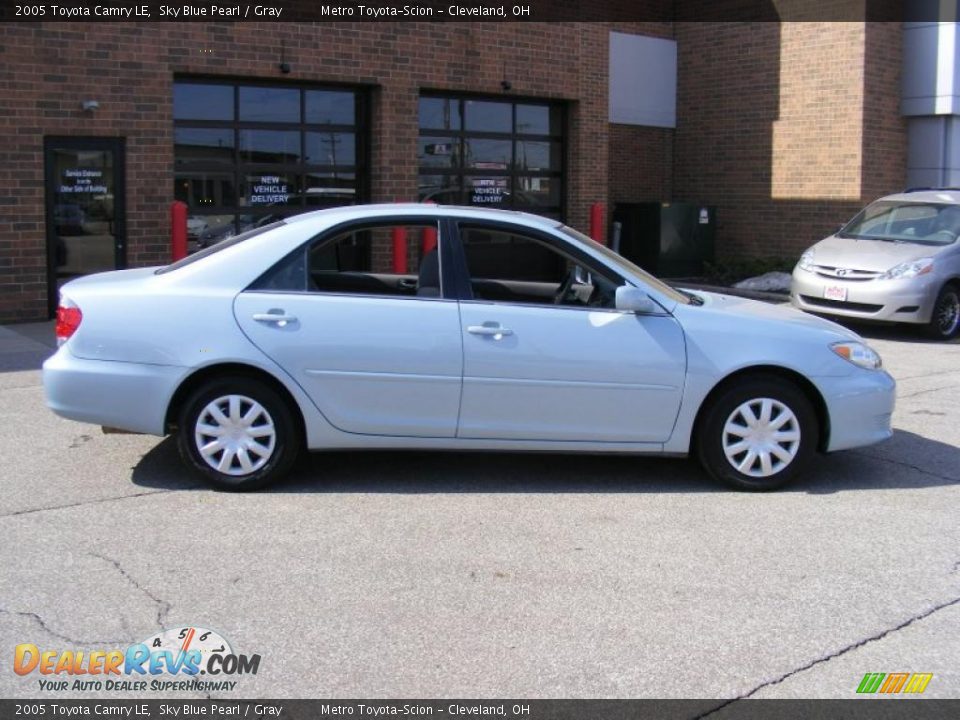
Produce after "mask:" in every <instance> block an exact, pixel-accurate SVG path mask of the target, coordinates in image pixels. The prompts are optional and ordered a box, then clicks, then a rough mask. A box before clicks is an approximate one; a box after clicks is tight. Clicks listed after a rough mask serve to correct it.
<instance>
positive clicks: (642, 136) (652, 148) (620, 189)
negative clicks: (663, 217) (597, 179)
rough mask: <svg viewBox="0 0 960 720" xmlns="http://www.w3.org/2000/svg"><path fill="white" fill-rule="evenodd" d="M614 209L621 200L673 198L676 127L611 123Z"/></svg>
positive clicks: (610, 168) (610, 169) (610, 173)
mask: <svg viewBox="0 0 960 720" xmlns="http://www.w3.org/2000/svg"><path fill="white" fill-rule="evenodd" d="M609 132H610V136H609V137H610V141H609V147H610V150H609V158H610V159H609V163H608V173H607V174H608V181H607V183H608V186H609V193H610V208H611V210H612V209H613V206H614V205H616V204H617V203H618V202H645V201H648V200H658V201H664V200H670V199H671V195H672V194H673V133H674V131H673V129H671V128H655V127H637V126H633V125H610V130H609Z"/></svg>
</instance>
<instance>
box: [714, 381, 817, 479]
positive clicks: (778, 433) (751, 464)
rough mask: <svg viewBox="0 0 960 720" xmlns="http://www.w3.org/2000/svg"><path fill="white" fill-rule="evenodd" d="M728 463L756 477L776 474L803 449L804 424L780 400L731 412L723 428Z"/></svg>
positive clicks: (762, 400) (754, 402)
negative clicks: (802, 430) (801, 433)
mask: <svg viewBox="0 0 960 720" xmlns="http://www.w3.org/2000/svg"><path fill="white" fill-rule="evenodd" d="M722 442H723V454H724V455H726V456H727V462H729V463H730V464H731V465H733V467H735V468H736V469H737V470H739V471H740V472H742V473H743V474H744V475H749V476H750V477H755V478H765V477H770V476H771V475H776V474H777V473H779V472H780V471H782V470H783V469H784V468H786V467H787V465H789V464H790V463H791V462H793V459H794V458H795V457H796V456H797V451H798V450H799V449H800V421H799V420H797V416H796V415H794V413H793V411H792V410H791V409H790V408H789V407H787V406H786V405H784V404H783V403H782V402H780V401H779V400H774V399H773V398H755V399H753V400H748V401H747V402H745V403H743V404H742V405H740V406H739V407H738V408H737V409H736V410H734V411H733V412H732V413H730V417H728V418H727V423H726V425H724V426H723V441H722Z"/></svg>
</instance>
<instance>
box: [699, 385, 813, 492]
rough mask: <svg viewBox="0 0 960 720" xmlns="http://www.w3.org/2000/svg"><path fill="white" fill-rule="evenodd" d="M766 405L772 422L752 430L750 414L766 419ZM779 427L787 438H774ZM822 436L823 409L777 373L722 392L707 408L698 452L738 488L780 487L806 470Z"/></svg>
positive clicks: (713, 473) (708, 466)
mask: <svg viewBox="0 0 960 720" xmlns="http://www.w3.org/2000/svg"><path fill="white" fill-rule="evenodd" d="M766 408H768V410H767V411H766V412H767V414H768V415H769V418H770V421H769V423H768V426H767V427H765V428H760V429H759V430H751V429H749V427H748V426H749V425H750V423H749V420H748V418H749V415H751V414H752V416H753V418H754V421H759V420H762V418H763V415H764V412H765V409H766ZM778 423H779V426H778ZM739 428H743V430H744V431H747V432H740V431H739ZM730 430H733V432H730ZM774 432H777V433H782V436H781V438H782V439H778V438H775V437H773V436H772V435H771V433H774ZM748 433H749V434H748ZM751 435H752V437H751ZM819 435H820V428H819V422H818V421H817V414H816V412H815V411H814V408H813V405H812V403H811V402H810V400H809V399H808V398H807V396H806V395H805V394H804V393H803V391H801V390H800V388H798V387H797V386H796V385H794V384H793V383H791V382H790V381H789V380H784V379H782V378H778V377H775V376H761V377H756V378H750V379H747V378H745V379H743V380H740V381H737V382H735V383H734V384H731V385H730V387H728V388H726V389H725V390H723V391H721V393H720V394H719V395H718V396H717V397H716V398H715V399H713V400H712V401H711V402H710V405H709V406H708V407H706V408H705V409H704V413H703V415H702V419H701V422H700V425H699V428H698V432H697V454H698V456H699V458H700V462H701V464H702V465H703V467H704V469H705V470H706V471H707V472H708V473H709V474H710V475H711V476H713V477H714V478H716V479H717V480H720V481H721V482H724V483H726V484H727V485H730V486H732V487H734V488H736V489H738V490H752V491H767V490H774V489H776V488H779V487H782V486H784V485H786V484H787V483H788V482H790V481H791V480H793V479H794V478H795V477H796V476H797V474H798V473H799V472H800V471H802V470H803V467H804V466H805V465H806V464H807V463H808V462H809V460H810V458H811V457H812V456H813V453H814V451H815V450H816V447H817V443H818V440H819ZM751 445H753V447H752V448H751ZM774 447H778V448H779V451H774V450H773V448H774ZM751 452H752V453H753V454H754V458H753V459H752V460H751V459H750V454H751Z"/></svg>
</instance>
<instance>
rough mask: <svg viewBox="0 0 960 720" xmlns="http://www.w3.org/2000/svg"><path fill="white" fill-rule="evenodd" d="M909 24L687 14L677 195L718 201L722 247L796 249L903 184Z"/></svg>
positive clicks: (681, 35) (754, 252)
mask: <svg viewBox="0 0 960 720" xmlns="http://www.w3.org/2000/svg"><path fill="white" fill-rule="evenodd" d="M794 5H797V6H798V7H800V6H802V3H794ZM794 9H795V10H796V8H794ZM801 9H802V8H801ZM899 33H900V28H899V25H897V24H867V23H855V22H847V23H816V22H789V23H763V24H737V23H677V39H678V43H679V88H678V125H677V130H676V143H675V157H674V163H675V173H674V199H676V200H691V201H694V202H702V203H705V204H710V205H717V206H718V235H717V249H718V255H719V256H720V257H721V258H722V257H738V256H761V257H762V256H768V257H777V256H779V257H791V258H792V257H796V256H797V255H799V253H800V252H802V250H803V249H804V248H806V247H807V246H809V245H811V244H812V243H814V242H816V241H817V240H819V239H821V238H822V237H824V236H825V235H827V234H829V232H831V231H832V230H834V229H835V228H836V227H837V225H839V224H840V223H842V222H844V221H846V220H848V219H849V218H850V217H851V216H852V215H853V214H854V213H856V212H857V211H858V210H859V209H860V207H861V206H862V205H863V204H864V203H865V202H867V201H869V200H872V199H874V198H875V197H877V196H878V195H880V194H884V193H887V192H890V191H892V190H895V189H897V188H898V187H901V183H902V181H903V177H904V176H905V157H904V154H903V153H904V151H905V150H904V148H905V138H904V130H903V124H902V121H901V119H900V117H899V110H898V102H899V92H900V84H899V67H900V62H901V56H900V39H899Z"/></svg>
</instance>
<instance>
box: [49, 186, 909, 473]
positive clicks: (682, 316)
mask: <svg viewBox="0 0 960 720" xmlns="http://www.w3.org/2000/svg"><path fill="white" fill-rule="evenodd" d="M403 237H406V238H407V239H408V241H409V244H410V251H409V252H407V253H403V254H402V256H400V257H398V256H396V255H395V256H394V257H392V258H391V255H390V252H389V249H390V248H391V247H392V246H393V241H394V240H397V239H398V238H403ZM57 337H58V341H59V343H60V348H59V350H58V351H57V353H56V354H55V355H54V356H53V357H51V358H50V359H49V360H47V362H46V363H45V364H44V367H43V383H44V388H45V392H46V398H47V402H48V404H49V406H50V407H51V408H52V409H53V410H54V412H56V413H57V414H59V415H61V416H63V417H66V418H70V419H73V420H79V421H81V422H89V423H96V424H99V425H103V426H106V427H110V428H114V429H121V430H125V431H130V432H138V433H149V434H154V435H159V436H162V435H166V434H170V433H175V434H176V436H177V441H178V444H179V449H180V453H181V455H182V456H183V459H184V461H185V462H186V463H187V464H188V465H189V466H191V467H192V468H193V469H194V470H196V471H197V472H198V473H200V474H201V475H203V476H205V477H206V479H207V480H208V481H209V482H210V483H212V484H213V485H215V486H217V487H219V488H224V489H231V490H247V489H254V488H259V487H262V486H264V485H266V484H267V483H269V482H272V481H274V480H276V479H278V478H280V477H282V476H283V475H284V474H285V473H286V472H287V471H288V470H289V469H290V468H291V466H292V465H293V463H294V461H295V459H296V458H297V456H298V454H299V453H300V452H301V450H302V449H304V448H306V449H309V450H335V449H346V448H370V449H372V448H417V449H439V450H502V451H515V450H523V451H554V452H588V453H604V452H616V453H635V454H654V455H674V456H683V455H687V454H688V453H695V454H696V455H697V456H698V457H699V458H700V460H701V462H702V464H703V466H704V468H705V469H706V470H707V471H708V472H709V473H710V474H711V475H713V476H714V477H715V478H717V479H719V480H722V481H725V482H727V483H729V484H730V485H732V486H734V487H736V488H740V489H746V490H769V489H772V488H776V487H779V486H781V485H783V484H784V483H786V482H787V481H789V480H790V479H792V478H794V477H795V476H796V475H797V473H798V472H799V471H800V470H801V468H802V467H803V465H804V463H805V461H807V460H808V459H809V458H810V457H811V455H813V454H814V453H815V452H817V451H822V452H831V451H835V450H843V449H846V448H852V447H857V446H861V445H868V444H870V443H875V442H878V441H880V440H883V439H885V438H887V437H889V436H890V434H891V429H890V416H891V413H892V411H893V404H894V381H893V379H892V378H891V377H890V375H888V374H887V373H886V372H885V371H884V370H883V369H882V368H881V363H880V358H879V356H878V355H877V353H875V352H874V351H873V350H872V349H871V348H870V347H869V346H868V345H867V344H866V343H865V342H864V341H863V340H862V339H861V338H860V337H859V336H858V335H856V334H855V333H853V332H851V331H849V330H847V329H845V328H843V327H840V326H839V325H835V324H833V323H832V322H829V321H827V320H823V319H821V318H817V317H812V316H809V315H805V314H803V313H802V312H799V311H797V310H794V309H792V308H788V307H780V306H773V305H768V304H764V303H759V302H755V301H751V300H744V299H740V298H733V297H728V296H725V295H717V294H712V293H699V294H694V293H691V292H685V291H679V290H676V289H673V288H671V287H669V286H667V285H665V284H664V283H662V282H661V281H659V280H657V279H656V278H654V277H652V276H651V275H649V274H648V273H646V272H645V271H644V270H642V269H640V268H638V267H636V266H635V265H633V264H631V263H630V262H628V261H627V260H625V259H624V258H622V257H620V256H619V255H617V254H615V253H614V252H612V251H610V250H609V249H607V248H606V247H604V246H602V245H600V244H598V243H595V242H593V241H592V240H590V239H589V238H587V237H585V236H584V235H582V234H580V233H579V232H577V231H575V230H573V229H571V228H569V227H566V226H565V225H562V224H560V223H558V222H557V221H555V220H550V219H547V218H543V217H537V216H534V215H527V214H523V213H516V212H507V211H499V210H478V209H471V208H463V207H442V206H432V205H417V204H411V205H400V204H398V205H368V206H353V207H345V208H334V209H329V210H321V211H317V212H311V213H305V214H303V215H298V216H296V217H290V218H287V219H286V220H283V221H279V222H275V223H273V224H270V225H267V226H264V227H259V228H256V229H254V230H251V231H250V232H247V233H244V234H242V235H237V236H235V237H232V238H229V239H226V240H223V241H222V242H220V243H218V244H216V245H213V246H211V247H209V248H206V249H204V250H201V251H199V252H197V253H196V254H194V255H191V256H189V257H187V258H185V259H183V260H180V261H178V262H175V263H173V264H172V265H168V266H166V267H161V268H141V269H134V270H121V271H117V272H108V273H103V274H99V275H92V276H87V277H84V278H81V279H78V280H74V281H73V282H70V283H68V284H67V285H65V286H64V287H63V289H62V291H61V297H60V307H59V309H58V311H57Z"/></svg>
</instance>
